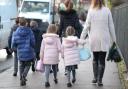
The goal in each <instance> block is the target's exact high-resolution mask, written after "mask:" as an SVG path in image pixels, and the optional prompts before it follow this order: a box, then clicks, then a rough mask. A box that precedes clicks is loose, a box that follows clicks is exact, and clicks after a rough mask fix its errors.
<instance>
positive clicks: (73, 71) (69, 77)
mask: <svg viewBox="0 0 128 89" xmlns="http://www.w3.org/2000/svg"><path fill="white" fill-rule="evenodd" d="M71 71H72V77H73V79H76V71H75V69H74V70H67V78H68V83H70V79H71V76H70V74H71Z"/></svg>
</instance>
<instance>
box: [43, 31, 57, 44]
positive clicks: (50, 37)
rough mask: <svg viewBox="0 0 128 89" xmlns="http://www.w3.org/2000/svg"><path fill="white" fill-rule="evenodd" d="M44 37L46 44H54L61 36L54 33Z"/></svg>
mask: <svg viewBox="0 0 128 89" xmlns="http://www.w3.org/2000/svg"><path fill="white" fill-rule="evenodd" d="M42 36H43V40H44V41H45V43H46V44H53V43H54V42H55V40H56V39H58V38H59V35H57V34H52V33H49V34H48V33H46V34H44V35H42Z"/></svg>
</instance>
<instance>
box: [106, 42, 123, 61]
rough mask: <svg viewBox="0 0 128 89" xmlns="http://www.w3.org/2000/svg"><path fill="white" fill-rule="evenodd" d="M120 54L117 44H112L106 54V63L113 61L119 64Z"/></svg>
mask: <svg viewBox="0 0 128 89" xmlns="http://www.w3.org/2000/svg"><path fill="white" fill-rule="evenodd" d="M122 59H123V58H122V54H121V52H120V50H119V47H118V46H117V44H116V43H115V42H114V43H113V45H112V46H111V48H110V50H109V53H108V57H107V61H110V60H111V61H114V62H120V61H122Z"/></svg>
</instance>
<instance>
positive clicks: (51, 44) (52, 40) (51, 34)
mask: <svg viewBox="0 0 128 89" xmlns="http://www.w3.org/2000/svg"><path fill="white" fill-rule="evenodd" d="M60 52H61V42H60V38H59V35H57V27H56V25H55V24H50V25H49V26H48V29H47V33H46V34H44V35H43V40H42V43H41V49H40V59H41V60H43V63H44V67H45V78H46V81H45V87H50V83H49V74H50V70H51V67H52V70H53V75H54V82H55V84H57V83H58V80H57V70H58V63H59V53H60Z"/></svg>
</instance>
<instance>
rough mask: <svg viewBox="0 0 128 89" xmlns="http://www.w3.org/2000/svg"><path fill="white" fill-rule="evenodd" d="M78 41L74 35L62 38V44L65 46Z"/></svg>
mask: <svg viewBox="0 0 128 89" xmlns="http://www.w3.org/2000/svg"><path fill="white" fill-rule="evenodd" d="M77 43H78V38H77V37H76V36H68V37H67V38H63V44H64V46H65V47H73V46H74V45H76V44H77Z"/></svg>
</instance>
